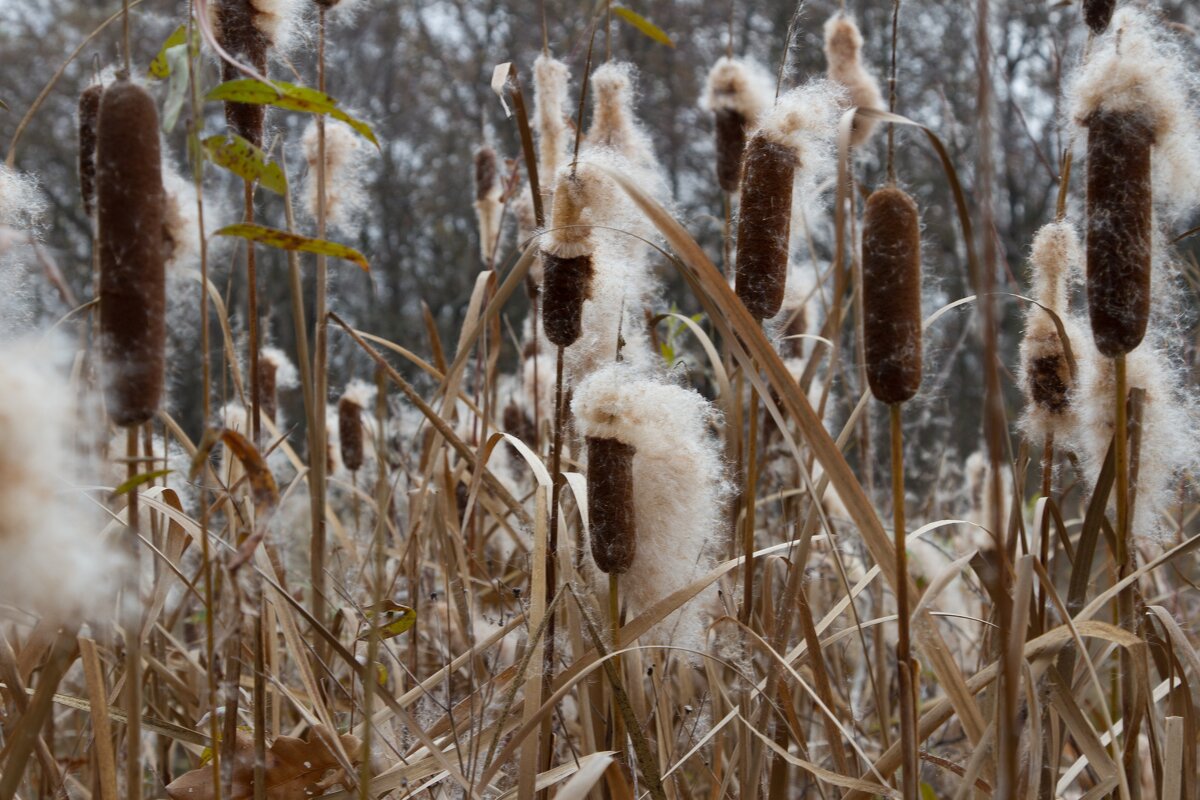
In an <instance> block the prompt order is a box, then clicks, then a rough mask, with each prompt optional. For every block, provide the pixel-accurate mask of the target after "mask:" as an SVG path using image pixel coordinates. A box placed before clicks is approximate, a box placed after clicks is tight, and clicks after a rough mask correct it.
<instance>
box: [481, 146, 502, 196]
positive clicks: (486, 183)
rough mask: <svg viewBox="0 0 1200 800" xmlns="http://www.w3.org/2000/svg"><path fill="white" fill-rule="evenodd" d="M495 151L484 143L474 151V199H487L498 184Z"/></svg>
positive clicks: (497, 187)
mask: <svg viewBox="0 0 1200 800" xmlns="http://www.w3.org/2000/svg"><path fill="white" fill-rule="evenodd" d="M497 177H498V173H497V171H496V151H495V150H493V149H492V148H491V147H488V146H487V145H484V146H483V147H481V148H479V149H478V150H476V151H475V199H476V200H480V201H482V200H487V199H489V198H490V197H491V196H492V193H493V192H495V191H498V190H499V188H500V186H499V182H498V180H497Z"/></svg>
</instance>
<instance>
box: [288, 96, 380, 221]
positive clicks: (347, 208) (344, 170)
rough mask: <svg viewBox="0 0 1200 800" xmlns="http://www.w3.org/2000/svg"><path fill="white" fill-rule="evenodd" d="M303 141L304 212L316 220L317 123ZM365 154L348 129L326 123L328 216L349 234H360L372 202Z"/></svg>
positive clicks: (359, 142) (326, 214)
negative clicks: (305, 168)
mask: <svg viewBox="0 0 1200 800" xmlns="http://www.w3.org/2000/svg"><path fill="white" fill-rule="evenodd" d="M301 141H302V144H303V146H304V159H305V161H307V162H308V175H307V178H306V179H305V183H304V193H303V197H304V210H305V212H306V213H307V214H308V215H309V216H310V217H312V218H313V219H316V218H317V211H318V203H317V160H318V159H319V157H320V156H319V153H320V147H319V136H318V134H317V123H316V121H315V120H314V121H312V122H310V123H309V124H308V127H307V128H306V129H305V131H304V136H303V139H302V140H301ZM364 152H365V151H364V146H363V142H362V139H361V138H359V136H358V135H357V134H356V133H355V132H354V130H353V129H352V128H351V127H350V126H349V125H346V124H345V123H342V122H336V121H332V120H326V121H325V216H326V219H327V220H328V221H329V223H330V224H331V225H333V226H334V227H336V228H339V229H341V230H342V231H344V232H346V233H350V234H354V233H355V232H357V230H358V227H359V225H360V224H361V223H362V219H363V216H364V215H365V212H366V210H367V204H368V202H369V198H368V196H367V192H366V191H365V187H364V183H363V172H364V166H365V165H364Z"/></svg>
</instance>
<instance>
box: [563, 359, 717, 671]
mask: <svg viewBox="0 0 1200 800" xmlns="http://www.w3.org/2000/svg"><path fill="white" fill-rule="evenodd" d="M571 408H572V410H573V412H574V414H575V418H576V420H577V422H578V425H579V427H580V430H581V433H582V434H583V435H585V436H601V437H611V438H615V439H618V440H620V441H622V442H625V443H627V444H630V445H632V446H633V447H635V448H636V449H637V453H636V455H634V458H633V485H634V490H633V491H634V498H633V502H634V508H635V515H636V520H637V536H638V542H637V556H636V558H635V559H634V561H633V565H632V567H630V569H629V571H628V572H626V573H624V574H623V575H622V576H621V581H620V587H621V597H622V598H623V599H624V600H625V601H626V602H627V603H628V604H629V605H630V607H631V612H632V614H635V615H636V614H638V613H640V612H642V611H644V610H646V609H647V608H649V607H650V606H651V605H653V604H654V603H655V602H657V601H658V600H661V599H662V598H663V597H665V596H667V595H668V594H670V593H672V592H674V591H676V590H678V589H681V588H683V587H684V586H686V585H687V584H688V583H691V582H692V581H693V580H695V579H696V578H698V577H699V576H700V575H702V574H704V573H705V572H706V571H707V570H708V569H709V568H710V567H711V566H712V564H713V563H714V554H715V553H717V552H718V551H719V550H720V548H721V547H722V546H724V545H725V542H726V537H727V536H728V530H727V524H726V517H725V511H726V499H727V498H728V496H729V492H730V484H729V483H728V481H727V479H726V474H725V466H724V464H723V462H722V458H721V444H720V442H719V441H718V440H717V438H716V437H715V436H714V435H713V433H712V429H711V428H712V425H713V423H714V422H715V421H716V420H717V419H718V412H717V411H716V409H715V408H714V407H713V406H712V404H711V403H709V402H708V401H707V400H705V399H704V398H703V397H701V396H700V395H699V394H698V393H696V392H694V391H691V390H689V389H684V388H681V387H679V386H672V385H669V384H664V383H660V382H658V381H656V380H654V379H652V378H650V377H648V376H647V375H646V374H645V373H643V372H640V371H638V370H637V369H635V368H633V367H630V366H629V365H626V364H616V365H610V366H606V367H604V368H603V369H600V370H597V371H596V372H594V373H592V374H591V375H590V376H589V377H588V379H587V380H586V381H584V382H583V383H581V384H580V385H579V387H578V388H577V389H576V390H575V396H574V400H573V401H572V404H571ZM589 563H590V558H589ZM714 596H715V591H713V590H712V589H711V588H710V590H709V591H708V592H706V593H705V594H704V595H703V597H704V599H705V600H711V599H712V598H713V597H714ZM705 605H706V603H705V602H703V601H701V600H700V599H699V598H698V599H694V600H692V601H691V602H690V603H688V604H687V605H685V606H683V607H682V608H681V609H680V610H679V611H678V612H676V613H675V614H672V615H671V616H669V617H668V618H667V619H666V620H664V621H663V622H662V623H660V624H659V625H658V626H657V628H656V629H655V631H654V633H653V634H652V635H653V636H654V637H655V638H657V639H658V640H659V641H669V642H672V643H674V644H676V645H681V646H697V647H698V646H699V645H700V643H701V642H703V625H704V623H705V617H706V610H705V608H704V606H705Z"/></svg>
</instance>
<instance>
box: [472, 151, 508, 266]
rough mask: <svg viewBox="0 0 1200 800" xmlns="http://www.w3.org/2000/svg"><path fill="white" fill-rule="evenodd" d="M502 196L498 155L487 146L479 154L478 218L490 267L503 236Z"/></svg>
mask: <svg viewBox="0 0 1200 800" xmlns="http://www.w3.org/2000/svg"><path fill="white" fill-rule="evenodd" d="M500 194H501V191H500V172H499V170H498V169H497V165H496V151H495V150H494V149H493V148H492V147H491V146H490V145H484V146H482V147H480V148H479V149H478V150H476V151H475V215H476V217H477V218H478V220H479V255H480V257H481V258H482V259H483V263H484V264H487V265H490V264H491V263H492V259H493V258H494V256H495V254H496V246H497V244H498V239H499V236H500V218H501V216H502V215H503V213H504V204H503V203H501V202H500Z"/></svg>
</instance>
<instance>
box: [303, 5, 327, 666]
mask: <svg viewBox="0 0 1200 800" xmlns="http://www.w3.org/2000/svg"><path fill="white" fill-rule="evenodd" d="M317 88H318V90H319V91H321V92H324V91H325V7H324V6H322V7H321V8H320V10H319V13H318V18H317ZM325 167H326V163H325V117H324V116H323V115H318V116H317V238H319V239H323V238H325V224H326V216H327V213H328V210H327V208H326V197H325V178H326V176H325ZM328 284H329V274H328V260H327V259H326V257H325V256H324V255H321V254H319V253H318V254H317V287H316V303H315V309H314V313H315V316H316V331H315V334H314V336H313V338H314V340H315V351H316V352H315V353H314V355H313V384H314V385H313V404H312V418H311V419H310V420H309V427H310V428H311V429H312V431H313V435H312V439H311V442H310V445H309V454H308V459H309V469H310V470H311V471H312V479H313V486H312V487H311V491H312V541H311V544H310V553H309V564H310V572H311V578H312V593H313V597H312V613H313V618H314V619H316V620H317V622H318V623H319V624H324V622H325V491H326V481H327V479H328V476H327V475H326V458H327V456H326V453H327V452H328V431H326V430H325V402H326V398H327V397H328V395H329V375H328V373H327V370H326V367H327V363H326V362H327V360H328V348H329V327H328V325H329V321H328V320H327V319H326V314H325V311H326V296H327V291H328ZM324 650H325V646H324V642H323V641H322V642H321V643H319V644H318V654H320V653H323V652H324Z"/></svg>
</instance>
